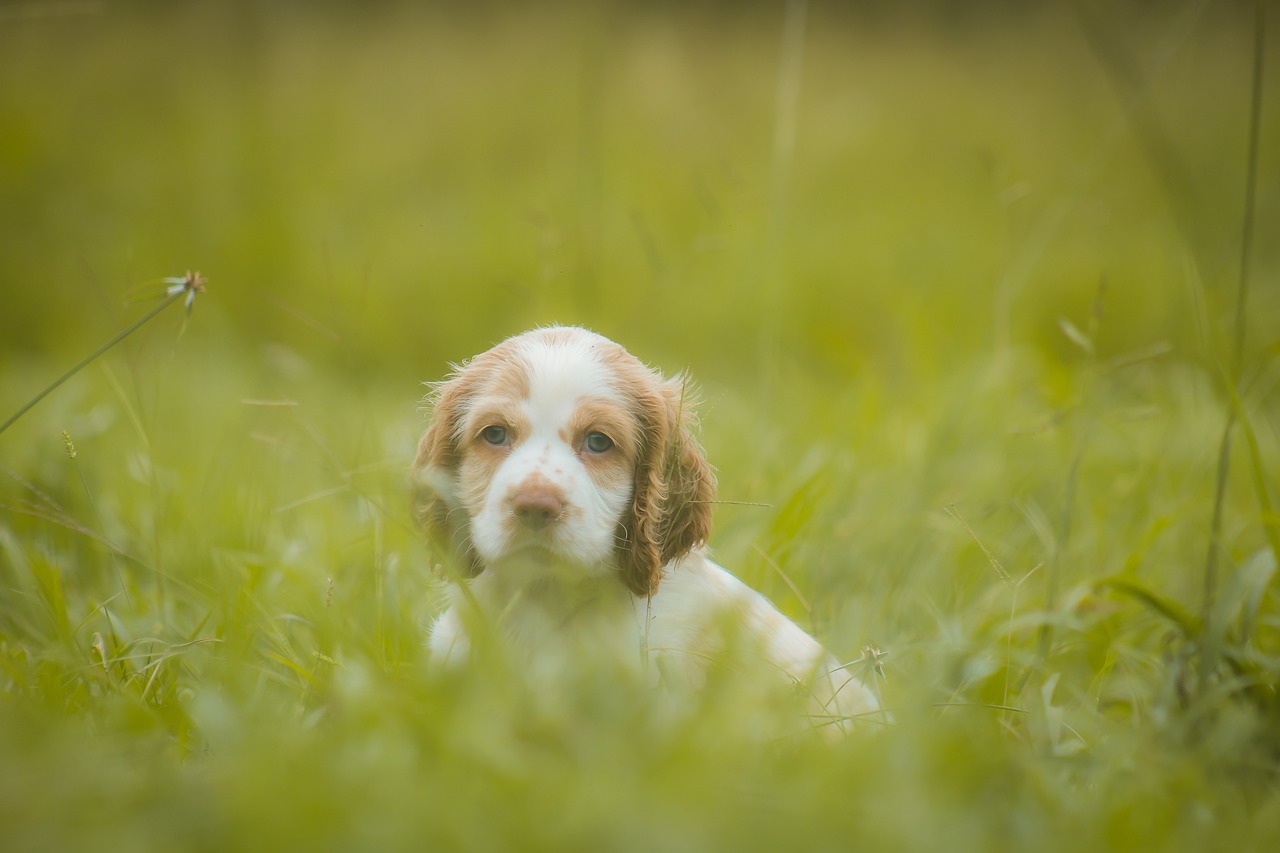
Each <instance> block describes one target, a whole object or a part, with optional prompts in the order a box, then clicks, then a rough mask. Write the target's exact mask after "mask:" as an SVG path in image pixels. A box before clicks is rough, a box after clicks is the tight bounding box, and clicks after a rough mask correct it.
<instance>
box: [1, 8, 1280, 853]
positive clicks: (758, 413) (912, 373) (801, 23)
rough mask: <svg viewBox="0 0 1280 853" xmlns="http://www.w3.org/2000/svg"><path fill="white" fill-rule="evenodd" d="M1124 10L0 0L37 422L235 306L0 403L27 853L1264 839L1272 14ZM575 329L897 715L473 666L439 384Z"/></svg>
mask: <svg viewBox="0 0 1280 853" xmlns="http://www.w3.org/2000/svg"><path fill="white" fill-rule="evenodd" d="M1083 8H1084V9H1085V12H1087V13H1088V14H1087V15H1085V16H1084V17H1081V15H1080V13H1079V11H1077V10H1076V9H1074V8H1067V9H1058V8H1056V7H1053V6H1044V7H1041V8H1038V9H1037V10H1035V11H1020V12H1018V13H1016V14H1015V13H1008V14H1005V15H998V14H997V13H996V12H995V11H992V10H985V11H970V12H964V13H961V12H956V11H955V10H952V11H951V12H950V13H949V14H950V15H951V17H950V18H947V17H945V16H944V17H934V16H933V15H932V13H929V12H928V11H927V9H926V8H925V7H914V11H911V12H900V13H885V14H872V13H870V12H866V11H857V10H847V9H844V8H837V7H834V6H829V5H827V4H821V3H807V4H805V3H793V4H789V5H788V6H787V7H786V9H785V10H784V9H781V8H774V7H766V6H760V7H753V8H751V9H749V10H745V11H742V10H734V11H733V12H730V11H729V10H727V9H724V10H717V11H716V12H714V13H711V12H706V13H703V12H699V11H698V10H693V9H682V10H676V9H661V10H652V9H641V8H638V7H636V8H632V7H626V6H613V7H607V8H605V7H594V6H593V7H592V8H591V10H590V13H589V14H588V13H587V12H586V11H585V10H584V7H581V6H579V5H577V4H574V3H566V4H556V5H553V6H547V7H539V8H538V9H537V10H532V11H531V10H525V9H523V8H522V7H516V6H511V7H508V6H505V5H493V6H484V7H483V8H478V9H475V10H471V11H467V12H461V11H458V10H453V11H447V10H443V9H440V10H435V9H422V8H417V7H403V8H401V7H396V6H379V7H377V8H373V9H369V8H364V7H361V8H360V9H356V8H355V7H352V8H350V9H348V8H346V7H343V6H329V7H326V8H324V9H322V10H316V9H311V8H303V7H291V6H277V7H272V8H270V9H266V8H258V7H256V6H252V5H233V6H229V7H218V8H216V9H215V8H214V7H205V8H185V9H177V8H169V7H151V6H147V7H145V8H143V7H139V8H136V9H135V8H133V7H131V6H127V5H126V6H123V7H119V8H117V7H116V6H112V7H111V9H110V12H109V14H103V15H97V14H93V15H90V16H89V17H84V16H81V15H78V14H73V15H66V14H63V15H62V16H58V17H49V16H47V17H31V18H23V19H21V20H19V21H16V22H9V23H7V24H6V27H5V29H3V30H2V31H0V80H2V81H3V82H4V84H5V85H0V158H2V161H0V162H2V163H3V165H4V168H3V169H0V187H2V189H3V192H4V193H5V197H6V199H11V200H12V204H11V205H10V204H6V205H4V206H0V225H2V226H3V227H4V229H5V233H6V235H7V236H6V238H5V240H6V245H5V251H4V252H0V280H3V281H5V282H6V285H5V288H4V290H3V291H2V295H0V359H2V362H0V363H2V364H3V369H2V370H0V411H14V410H16V409H17V408H18V407H19V406H20V404H21V403H22V402H23V401H26V400H31V399H32V398H33V395H35V394H37V393H39V389H40V388H42V387H44V386H43V383H44V382H46V381H47V377H50V376H55V375H57V374H58V372H59V371H60V370H63V369H64V368H65V366H66V365H67V364H72V363H74V362H75V360H76V359H77V358H81V357H82V356H83V355H84V354H85V352H86V351H88V350H89V345H87V344H86V342H89V344H90V345H91V343H92V342H96V341H100V340H110V339H111V338H112V336H114V335H116V334H118V332H119V331H120V330H122V329H130V323H131V320H130V318H131V317H132V316H134V314H133V313H132V312H130V311H128V310H127V309H124V308H122V307H121V306H122V305H123V303H124V299H123V296H124V295H125V294H126V293H127V292H128V291H129V290H130V289H131V287H132V285H134V284H135V283H136V282H138V281H140V280H144V279H146V278H147V277H148V276H150V275H152V274H154V273H155V272H156V271H165V270H172V269H177V268H184V267H185V266H187V265H190V264H196V263H198V264H200V265H201V268H202V269H206V270H208V271H209V272H210V275H211V277H214V278H215V280H216V282H217V283H218V287H217V288H216V289H213V290H211V292H210V293H209V294H207V296H206V297H203V298H202V299H201V302H200V304H199V305H198V306H196V311H195V312H194V313H193V314H192V316H191V317H190V318H189V319H188V318H184V317H180V316H179V315H178V312H176V311H172V312H165V313H161V314H159V315H158V316H157V317H156V318H155V319H153V320H150V321H148V322H147V323H146V324H145V326H143V327H141V328H139V329H138V330H137V331H135V332H133V333H132V334H130V335H128V336H127V338H125V337H124V336H122V338H124V339H123V340H120V341H119V342H117V343H116V344H115V345H114V346H113V347H111V348H109V350H108V351H106V352H105V354H103V355H101V356H100V357H98V358H95V359H93V360H90V361H89V362H88V363H87V365H86V366H84V367H83V368H82V369H79V370H77V371H74V372H73V375H71V376H70V378H68V379H67V380H66V381H65V382H63V383H62V384H60V385H59V386H58V387H57V388H56V390H55V391H54V392H52V393H50V394H48V396H46V397H44V398H43V399H42V400H41V401H40V403H39V405H38V406H34V407H33V408H31V409H30V410H29V411H28V412H26V414H25V415H24V416H23V417H22V418H21V419H19V420H16V421H14V422H13V423H12V425H10V426H8V427H7V428H6V429H4V430H3V431H0V473H2V474H3V475H4V476H3V478H0V846H3V847H4V848H5V849H15V850H23V849H32V850H35V849H42V850H43V849H81V848H84V849H88V848H92V849H173V848H180V849H210V850H215V849H216V850H223V849H231V848H234V849H241V848H244V849H254V848H261V849H281V848H297V849H301V848H306V849H353V848H361V849H363V848H410V847H411V848H414V849H423V848H433V847H460V846H464V845H465V846H469V847H489V848H520V849H566V848H584V849H585V848H591V849H596V848H605V847H607V848H615V849H622V848H627V849H631V848H635V849H642V848H643V849H654V848H660V849H732V848H735V847H742V848H751V849H759V848H780V847H795V846H810V847H824V848H840V849H844V848H848V847H853V846H858V845H862V846H866V847H871V848H876V847H880V848H892V849H903V848H907V849H936V848H937V847H939V846H942V845H946V846H949V847H952V848H955V849H962V850H963V849H971V850H989V849H1008V848H1030V847H1035V848H1037V849H1048V850H1052V849H1064V850H1065V849H1073V850H1074V849H1086V848H1087V849H1098V848H1107V849H1149V848H1163V849H1184V848H1185V849H1203V848H1205V847H1209V846H1212V847H1215V848H1217V847H1231V848H1244V849H1270V848H1271V847H1272V846H1274V844H1275V842H1276V841H1277V840H1278V839H1277V837H1276V836H1277V834H1278V833H1280V831H1278V829H1277V827H1280V821H1278V820H1277V810H1278V809H1280V797H1278V796H1277V788H1276V784H1277V780H1276V755H1277V740H1276V732H1277V730H1278V729H1277V716H1276V715H1277V713H1278V712H1280V708H1278V707H1277V704H1276V700H1275V689H1276V684H1277V680H1278V674H1280V609H1278V607H1280V604H1278V602H1277V598H1276V583H1277V581H1276V579H1275V574H1276V572H1275V569H1276V558H1277V552H1278V551H1280V549H1278V548H1277V546H1276V542H1277V541H1278V540H1280V527H1278V523H1277V516H1276V510H1275V503H1274V489H1275V487H1276V480H1275V473H1274V472H1275V471H1276V470H1280V469H1278V467H1277V461H1276V460H1277V456H1278V454H1280V436H1278V435H1277V429H1276V425H1277V415H1278V411H1277V408H1276V395H1275V387H1276V382H1277V373H1276V362H1275V359H1274V351H1275V347H1276V343H1275V331H1274V330H1275V329H1276V328H1280V325H1278V324H1277V320H1280V302H1277V300H1276V297H1275V294H1274V292H1273V291H1274V288H1271V287H1269V286H1268V285H1267V283H1268V282H1272V281H1274V279H1275V275H1276V270H1277V264H1278V262H1280V256H1278V255H1277V253H1276V247H1275V246H1273V245H1271V242H1270V241H1267V240H1266V239H1264V238H1263V235H1266V234H1269V233H1274V231H1275V228H1276V223H1277V221H1278V220H1280V208H1278V207H1277V198H1276V197H1275V193H1274V192H1271V191H1270V190H1269V189H1268V188H1270V187H1273V186H1274V183H1275V179H1276V175H1277V170H1278V169H1280V161H1277V159H1276V157H1275V156H1274V154H1272V153H1271V151H1272V149H1273V148H1274V146H1272V145H1268V142H1267V140H1269V139H1272V137H1273V135H1274V129H1275V127H1276V124H1275V122H1276V118H1275V117H1276V116H1277V115H1280V110H1276V109H1275V108H1274V106H1275V93H1276V92H1280V88H1277V86H1276V85H1275V82H1276V81H1275V76H1276V67H1277V66H1276V63H1274V62H1272V63H1263V62H1262V61H1261V58H1262V57H1264V56H1265V55H1266V54H1268V53H1270V54H1271V55H1274V42H1275V34H1274V31H1273V29H1272V28H1273V27H1274V21H1270V20H1266V21H1264V20H1262V19H1261V18H1258V19H1255V17H1254V16H1253V14H1252V10H1250V11H1249V13H1246V12H1245V11H1244V10H1243V9H1237V8H1236V7H1235V6H1231V5H1229V4H1217V3H1210V4H1203V3H1201V4H1188V5H1186V6H1185V7H1183V6H1179V8H1178V9H1177V10H1175V11H1176V14H1175V13H1174V12H1163V11H1162V12H1159V13H1157V12H1155V11H1153V10H1150V9H1145V8H1142V9H1137V8H1128V7H1114V6H1112V7H1107V10H1106V15H1107V16H1105V17H1097V16H1096V15H1097V13H1098V9H1097V8H1096V7H1083ZM1258 8H1259V9H1261V8H1262V7H1261V6H1259V7H1258ZM69 9H70V7H66V8H64V9H63V12H64V13H65V12H67V11H68V10H69ZM77 9H79V7H77ZM85 10H88V7H85ZM81 11H84V10H81ZM89 11H91V10H89ZM938 14H940V15H941V14H942V13H938ZM1090 15H1095V16H1094V17H1090ZM1082 21H1083V22H1084V24H1085V25H1084V26H1083V27H1081V26H1080V23H1081V22H1082ZM193 45H199V46H200V47H199V50H198V51H195V52H194V54H193V53H189V52H185V51H184V50H182V49H177V50H175V48H182V47H183V46H188V47H189V46H193ZM1255 51H1256V53H1255ZM69 56H70V57H75V61H74V62H69V61H67V59H66V58H67V57H69ZM1255 57H1256V58H1255ZM780 141H781V142H780ZM1153 143H1154V145H1155V146H1156V147H1157V148H1158V149H1159V153H1158V154H1153V153H1152V150H1151V145H1152V144H1153ZM1249 152H1252V153H1249ZM1162 164H1163V165H1162ZM1169 164H1176V165H1173V166H1172V167H1170V166H1169ZM1170 168H1171V169H1172V171H1170ZM1170 174H1176V176H1177V177H1176V179H1175V180H1174V182H1173V183H1172V184H1171V183H1170V180H1169V175H1170ZM1246 176H1247V180H1245V178H1246ZM1242 182H1243V184H1244V186H1247V187H1248V191H1247V200H1246V197H1242V194H1241V187H1242ZM1242 204H1243V205H1245V210H1246V211H1248V212H1247V213H1246V215H1245V217H1246V221H1245V223H1244V224H1243V226H1242V225H1241V223H1240V209H1241V205H1242ZM1251 234H1256V235H1257V236H1256V237H1255V238H1252V239H1253V243H1252V244H1249V243H1248V242H1247V241H1248V240H1249V239H1251V238H1250V236H1249V235H1251ZM1242 237H1244V239H1245V241H1246V242H1245V243H1244V247H1243V248H1242V240H1241V238H1242ZM1100 281H1102V282H1105V283H1106V288H1105V294H1103V295H1101V296H1100V295H1099V293H1100V290H1099V282H1100ZM18 283H21V284H22V285H23V286H17V285H18ZM1250 283H1252V287H1249V288H1248V289H1246V287H1247V286H1248V285H1249V284H1250ZM1246 293H1247V295H1248V300H1247V303H1246V301H1245V298H1244V294H1246ZM175 298H176V297H175ZM551 321H561V322H583V323H587V324H588V325H591V326H593V327H595V328H597V329H598V330H600V331H602V332H604V333H606V334H609V335H610V336H612V337H615V338H617V339H618V340H620V341H622V342H623V343H625V344H626V345H627V346H628V347H629V348H630V349H632V351H634V352H635V353H637V354H638V355H639V356H641V357H642V358H644V359H646V360H648V361H650V362H653V363H655V364H657V365H660V366H662V367H663V368H664V369H666V370H667V372H669V373H675V372H677V371H679V370H682V369H686V368H687V369H689V370H690V371H691V373H692V374H693V375H694V377H695V378H697V379H698V380H699V382H700V384H701V385H702V386H703V392H704V393H703V396H704V398H705V403H704V404H703V406H702V408H701V412H700V415H701V421H702V424H703V435H702V439H703V443H704V445H705V446H706V447H707V449H708V452H709V454H710V456H711V459H712V461H713V462H714V463H715V464H716V466H717V468H718V475H719V479H720V482H721V497H722V498H723V499H724V503H723V504H721V505H719V506H718V507H717V516H716V526H715V532H714V534H713V537H712V545H713V547H714V548H715V550H716V552H717V554H718V556H719V558H720V559H721V561H722V562H724V563H725V564H726V565H728V566H730V567H731V568H732V569H733V570H734V571H735V572H736V573H737V574H739V575H740V576H741V577H742V578H743V579H744V580H745V581H747V582H748V583H750V584H751V585H752V586H754V587H756V588H758V589H760V590H762V591H763V592H765V593H766V594H768V595H769V596H770V597H771V598H772V599H773V600H774V601H775V602H777V603H778V605H779V606H780V607H781V608H782V609H783V610H784V611H785V612H787V613H788V615H790V616H791V617H792V618H794V619H796V620H797V621H799V622H800V623H801V624H803V625H805V626H806V627H807V628H809V629H810V630H812V631H814V633H815V634H816V635H817V636H819V637H820V638H821V639H822V640H823V641H824V643H826V644H827V645H828V647H829V648H831V649H832V651H833V652H834V653H835V654H836V655H837V656H839V657H840V658H841V659H842V660H844V661H849V662H851V666H853V667H855V668H861V670H860V671H862V672H864V674H865V675H866V677H868V678H870V679H873V680H874V681H875V683H876V684H877V686H878V688H879V690H880V692H881V696H882V699H883V701H884V703H885V705H886V706H887V707H889V708H890V709H892V711H893V714H894V719H895V722H894V724H893V725H892V726H888V727H884V728H882V729H877V730H875V731H868V732H862V733H859V734H856V735H855V736H853V737H850V738H848V739H846V740H844V741H841V742H839V743H836V744H830V743H827V742H824V741H823V740H822V739H820V738H817V737H811V736H807V735H806V734H805V733H803V732H801V733H799V734H796V733H794V728H795V727H794V725H792V724H793V723H794V721H795V719H796V716H795V715H796V707H795V706H796V702H795V701H794V700H795V699H796V697H791V696H786V695H782V696H770V697H763V698H762V697H760V696H759V695H757V694H755V693H753V692H752V691H751V688H750V686H749V684H747V683H746V680H744V679H738V678H735V677H734V671H733V670H734V667H733V666H732V665H727V666H725V667H723V668H722V669H721V670H717V671H716V672H715V673H714V674H713V676H712V677H711V679H710V681H709V683H708V685H707V687H706V689H705V690H704V691H702V692H701V693H699V694H698V695H697V696H693V697H674V698H673V697H671V696H668V695H664V694H660V693H654V692H651V691H648V690H646V689H642V688H640V687H638V686H636V685H632V684H629V683H628V682H627V681H626V680H625V679H619V678H618V677H616V674H613V673H610V672H609V671H607V670H606V669H604V668H603V667H597V666H593V665H592V662H591V661H589V660H584V661H582V662H581V665H580V666H577V667H574V668H572V669H568V670H566V671H565V672H563V673H561V674H560V675H559V676H558V677H556V678H555V679H554V683H547V682H543V683H538V684H530V683H528V682H527V680H525V679H523V678H521V676H520V673H519V672H518V671H516V670H514V669H513V668H512V667H511V665H510V663H509V662H506V661H504V660H502V659H501V658H500V657H497V658H495V659H493V660H486V661H485V662H484V664H483V665H480V666H476V667H472V668H470V669H468V670H466V671H464V672H440V671H437V670H435V669H433V668H432V667H431V666H430V664H429V661H428V660H427V659H426V653H425V645H424V639H425V631H426V627H427V625H428V624H429V621H430V618H431V616H432V614H434V613H435V612H436V611H437V610H438V609H439V608H440V606H441V604H442V582H441V580H440V579H439V576H438V573H436V572H433V571H432V563H433V561H434V557H433V555H432V554H431V553H430V550H429V548H428V547H427V545H426V544H425V543H423V542H422V541H421V540H420V539H419V536H418V534H417V532H416V531H415V529H414V527H413V524H412V522H411V520H410V518H409V511H408V505H407V499H406V497H405V493H406V483H405V481H404V477H405V470H406V468H407V465H408V462H409V460H410V459H411V457H412V453H413V448H414V445H415V441H416V438H417V435H418V433H419V432H420V431H421V429H422V428H423V426H424V415H423V413H422V412H421V411H419V410H418V405H419V400H420V398H421V394H422V388H421V385H420V383H421V382H422V381H423V380H429V379H436V378H439V377H440V376H442V375H443V374H444V373H445V371H446V369H447V367H446V365H447V362H448V361H451V360H457V359H459V358H462V357H465V356H467V355H470V354H472V353H474V352H477V351H479V350H480V349H482V348H483V347H484V346H486V345H487V344H488V343H490V342H492V341H493V340H496V339H498V338H501V337H503V336H505V335H507V334H510V333H512V332H515V331H519V330H520V329H522V328H525V327H527V326H530V325H533V324H535V323H539V322H551ZM1237 352H1238V355H1237V354H1236V353H1237ZM1218 365H1224V366H1223V367H1221V368H1220V367H1219V366H1218ZM1224 427H1225V429H1224ZM64 435H66V436H69V437H70V439H72V440H73V441H74V448H75V450H74V456H71V455H69V452H68V445H67V444H64V438H63V437H64ZM1232 451H1234V453H1233V452H1232ZM1228 454H1231V456H1229V455H1228ZM1233 460H1234V465H1232V466H1231V467H1230V468H1228V467H1226V466H1227V464H1228V462H1231V461H1233ZM1219 470H1221V471H1223V474H1222V475H1221V476H1218V474H1217V472H1218V471H1219ZM1215 543H1216V544H1215ZM1207 549H1212V550H1207ZM1206 554H1211V555H1212V556H1211V557H1210V560H1212V561H1214V562H1213V563H1211V564H1210V567H1209V571H1208V572H1206V559H1205V557H1206ZM1207 576H1212V578H1213V580H1212V583H1210V584H1208V585H1206V578H1207ZM780 731H781V732H787V734H785V735H780V736H773V735H762V734H761V733H762V732H770V733H774V732H780Z"/></svg>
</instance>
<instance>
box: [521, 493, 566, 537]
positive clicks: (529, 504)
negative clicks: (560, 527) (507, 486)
mask: <svg viewBox="0 0 1280 853" xmlns="http://www.w3.org/2000/svg"><path fill="white" fill-rule="evenodd" d="M511 511H512V512H513V513H515V516H516V518H518V519H520V521H521V522H523V523H524V525H525V526H526V527H529V528H531V529H533V530H541V529H542V528H544V527H546V526H547V525H548V524H551V523H553V522H555V521H556V519H558V518H560V516H561V515H562V514H563V513H564V498H563V497H562V496H561V495H560V493H559V491H558V490H556V489H553V488H551V487H549V486H544V485H535V486H526V487H525V488H523V489H521V490H519V491H518V492H516V493H515V494H514V495H512V496H511Z"/></svg>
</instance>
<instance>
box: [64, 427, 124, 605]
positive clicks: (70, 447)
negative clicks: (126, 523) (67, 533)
mask: <svg viewBox="0 0 1280 853" xmlns="http://www.w3.org/2000/svg"><path fill="white" fill-rule="evenodd" d="M62 440H63V442H64V443H65V444H66V446H67V457H68V458H69V459H70V460H71V464H72V465H73V466H74V467H75V469H76V474H78V475H79V476H80V485H81V486H83V487H84V495H85V497H87V498H88V499H89V506H90V507H91V508H92V509H93V515H94V517H95V518H97V520H98V529H99V530H101V531H102V535H103V537H104V538H105V537H106V529H105V525H104V524H103V523H102V512H101V511H100V510H99V509H98V502H97V501H95V500H94V499H93V492H91V491H90V490H89V480H88V479H87V478H86V477H85V475H84V469H83V468H81V467H80V461H79V459H78V457H79V455H80V454H79V452H78V451H77V450H76V445H75V442H73V441H72V440H71V434H70V433H68V432H67V431H66V430H65V429H64V430H63V431H62ZM107 556H108V557H109V558H110V559H111V568H112V569H113V570H114V571H115V573H116V583H118V584H119V585H120V591H121V592H122V593H124V599H125V601H127V602H129V606H130V607H133V606H134V605H133V596H131V595H129V587H128V586H126V585H125V582H124V575H123V574H121V572H120V563H119V562H117V560H116V550H115V548H113V547H111V546H110V545H108V546H107ZM134 609H135V612H136V609H137V608H134Z"/></svg>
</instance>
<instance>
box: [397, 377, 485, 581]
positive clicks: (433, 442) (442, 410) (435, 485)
mask: <svg viewBox="0 0 1280 853" xmlns="http://www.w3.org/2000/svg"><path fill="white" fill-rule="evenodd" d="M463 403H464V393H463V388H462V385H461V382H460V380H459V379H457V378H454V379H452V380H450V381H448V382H445V383H444V384H442V385H440V386H439V387H438V388H437V391H436V394H435V406H434V407H433V411H432V414H431V424H430V426H428V427H427V431H426V432H425V433H423V435H422V439H421V440H420V441H419V442H418V455H417V456H416V457H415V458H414V460H413V465H412V466H411V467H410V469H409V483H410V498H409V500H410V507H411V509H412V510H413V517H414V519H415V520H417V522H418V524H420V525H421V526H422V529H423V531H424V532H425V533H426V534H427V538H428V539H429V540H430V541H431V543H432V545H433V546H435V547H436V549H437V550H438V552H439V553H440V555H441V557H442V558H443V559H444V560H446V561H448V562H449V563H450V564H451V565H450V567H451V568H453V569H454V570H455V571H457V572H458V573H460V574H461V575H462V576H464V577H475V576H476V575H478V574H480V571H481V569H483V568H484V567H483V565H482V564H481V563H480V562H479V559H478V558H477V556H476V554H475V551H474V549H473V548H472V547H471V534H470V529H469V521H470V519H469V518H468V517H467V511H466V509H465V508H463V507H462V505H461V503H460V501H459V500H458V495H457V481H456V478H457V472H458V463H459V455H458V445H457V422H458V418H459V417H460V416H461V413H462V407H463Z"/></svg>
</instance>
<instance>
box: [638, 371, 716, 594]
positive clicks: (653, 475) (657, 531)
mask: <svg viewBox="0 0 1280 853" xmlns="http://www.w3.org/2000/svg"><path fill="white" fill-rule="evenodd" d="M694 403H695V400H694V399H693V396H692V393H691V389H690V388H689V385H688V383H687V382H686V381H685V379H684V378H683V377H677V378H675V379H672V380H670V381H668V382H665V383H663V384H662V386H661V387H660V388H658V389H655V390H652V391H651V392H649V393H647V394H643V395H641V400H640V408H641V418H640V420H641V426H642V432H643V445H642V447H641V451H640V454H639V457H638V458H637V460H636V471H635V491H634V495H633V497H632V500H631V507H630V508H629V510H628V511H627V513H626V514H625V515H624V517H623V520H622V532H621V536H620V537H619V538H620V539H622V542H621V543H620V546H619V547H620V550H621V560H620V562H621V568H622V580H623V582H624V583H626V585H627V587H628V588H629V589H630V590H631V591H632V592H633V593H635V594H636V595H639V596H643V597H647V596H650V595H653V594H654V593H655V592H657V591H658V584H659V583H660V582H661V580H662V568H663V566H665V565H666V564H667V563H669V562H671V561H672V560H677V559H679V558H681V557H683V556H684V555H686V554H688V553H689V552H690V551H691V550H693V549H694V548H695V547H697V546H698V545H701V544H702V543H704V542H706V540H707V537H708V536H709V535H710V533H711V504H712V501H714V500H715V493H716V480H715V474H714V473H713V472H712V470H711V466H710V465H709V464H708V463H707V460H706V457H704V456H703V454H702V448H701V447H699V446H698V442H697V439H696V438H695V437H694V434H693V428H692V425H693V406H694Z"/></svg>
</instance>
